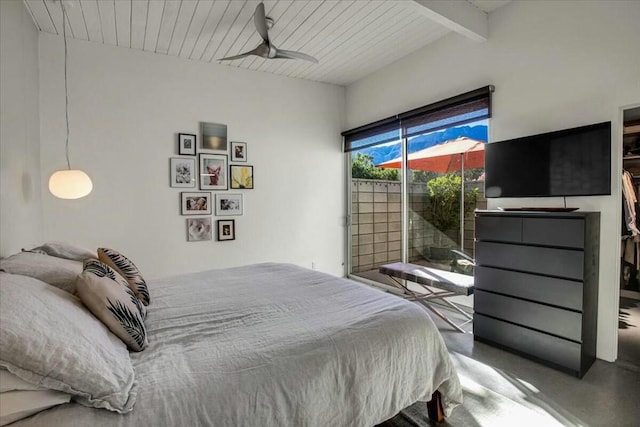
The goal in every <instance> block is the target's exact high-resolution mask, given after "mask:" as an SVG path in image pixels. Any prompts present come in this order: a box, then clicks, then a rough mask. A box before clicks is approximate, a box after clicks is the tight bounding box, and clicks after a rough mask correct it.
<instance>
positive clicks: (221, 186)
mask: <svg viewBox="0 0 640 427" xmlns="http://www.w3.org/2000/svg"><path fill="white" fill-rule="evenodd" d="M227 182H228V179H227V156H226V155H224V154H200V189H201V190H227V185H228V184H227Z"/></svg>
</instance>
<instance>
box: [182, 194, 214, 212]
mask: <svg viewBox="0 0 640 427" xmlns="http://www.w3.org/2000/svg"><path fill="white" fill-rule="evenodd" d="M180 206H181V209H180V214H181V215H211V193H208V192H207V193H205V192H194V193H186V192H183V193H180Z"/></svg>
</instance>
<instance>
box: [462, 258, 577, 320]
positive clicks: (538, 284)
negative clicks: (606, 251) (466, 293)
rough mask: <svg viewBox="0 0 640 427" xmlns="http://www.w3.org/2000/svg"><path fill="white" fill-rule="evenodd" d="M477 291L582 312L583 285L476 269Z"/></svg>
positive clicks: (515, 273)
mask: <svg viewBox="0 0 640 427" xmlns="http://www.w3.org/2000/svg"><path fill="white" fill-rule="evenodd" d="M474 276H475V280H474V286H475V288H476V289H481V290H485V291H493V292H499V293H501V294H506V295H510V296H516V297H519V298H524V299H528V300H532V301H538V302H543V303H547V304H553V305H557V306H560V307H565V308H569V309H572V310H576V311H582V291H583V284H582V282H573V281H571V280H565V279H556V278H553V277H547V276H537V275H535V274H528V273H520V272H517V271H508V270H500V269H497V268H491V267H476V268H475V272H474Z"/></svg>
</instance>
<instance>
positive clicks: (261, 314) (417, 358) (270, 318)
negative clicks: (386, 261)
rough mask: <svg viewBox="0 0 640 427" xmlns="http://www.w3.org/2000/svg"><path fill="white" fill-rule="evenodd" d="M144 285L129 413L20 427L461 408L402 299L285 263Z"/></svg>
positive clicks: (367, 420) (250, 420) (425, 324)
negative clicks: (142, 331) (419, 406)
mask: <svg viewBox="0 0 640 427" xmlns="http://www.w3.org/2000/svg"><path fill="white" fill-rule="evenodd" d="M148 286H149V293H150V294H151V298H152V300H151V304H149V306H148V307H147V314H146V320H145V324H146V331H147V339H148V346H147V347H146V349H144V350H143V351H140V352H130V353H129V357H130V361H131V366H132V368H133V371H134V372H135V384H133V385H131V384H130V385H131V387H130V389H129V391H130V395H129V397H128V399H129V403H130V405H129V410H127V411H123V412H126V413H125V414H120V413H117V412H113V411H109V410H106V409H97V408H92V407H87V406H85V405H84V404H79V403H76V402H74V401H73V400H72V401H71V402H70V403H67V404H62V405H58V406H55V407H53V408H51V409H47V410H44V411H42V412H39V413H37V414H35V415H32V416H30V417H28V418H24V419H22V420H20V421H17V422H16V423H14V424H12V425H13V426H16V427H17V426H21V427H22V426H48V427H49V426H66V425H82V426H84V425H91V426H93V427H101V426H122V427H125V426H140V425H163V426H178V425H189V426H240V425H242V426H263V427H264V426H285V425H287V426H288V425H291V426H369V427H370V426H373V425H376V424H378V423H381V422H383V421H385V420H387V419H389V418H391V417H393V416H394V415H395V414H397V413H398V412H399V411H400V410H401V409H403V408H405V407H407V406H409V405H411V404H413V403H414V402H417V401H428V400H430V399H431V397H432V394H433V393H434V392H436V390H437V391H439V393H440V395H441V397H442V408H443V410H444V413H445V414H446V415H448V414H449V413H450V412H451V410H452V409H453V408H454V407H455V406H456V405H458V404H460V403H461V402H462V389H461V386H460V383H459V380H458V377H457V375H456V372H455V370H454V368H453V366H452V363H451V361H450V357H449V354H448V351H447V349H446V347H445V345H444V342H443V340H442V337H441V336H440V334H439V332H438V330H437V328H436V327H435V325H434V323H433V322H432V320H431V319H430V317H429V316H428V315H427V313H426V312H425V311H424V309H422V308H420V307H419V306H418V305H416V304H414V303H411V302H407V301H405V300H403V299H401V298H399V297H396V296H394V295H391V294H387V293H384V292H382V291H378V290H375V289H373V288H370V287H368V286H366V285H363V284H360V283H357V282H354V281H351V280H346V279H342V278H338V277H334V276H331V275H328V274H324V273H321V272H318V271H313V270H308V269H305V268H301V267H298V266H294V265H290V264H278V263H265V264H256V265H248V266H243V267H237V268H228V269H218V270H210V271H204V272H198V273H192V274H186V275H180V276H175V277H170V278H164V279H160V280H153V281H150V282H148ZM131 400H135V402H133V403H132V402H131ZM425 410H426V406H425Z"/></svg>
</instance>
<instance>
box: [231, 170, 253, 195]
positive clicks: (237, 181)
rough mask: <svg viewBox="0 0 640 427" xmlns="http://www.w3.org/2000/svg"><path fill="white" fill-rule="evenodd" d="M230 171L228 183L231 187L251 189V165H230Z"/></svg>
mask: <svg viewBox="0 0 640 427" xmlns="http://www.w3.org/2000/svg"><path fill="white" fill-rule="evenodd" d="M230 171H231V173H230V175H231V177H230V183H231V188H232V189H234V190H251V189H253V166H244V165H231V170H230Z"/></svg>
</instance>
